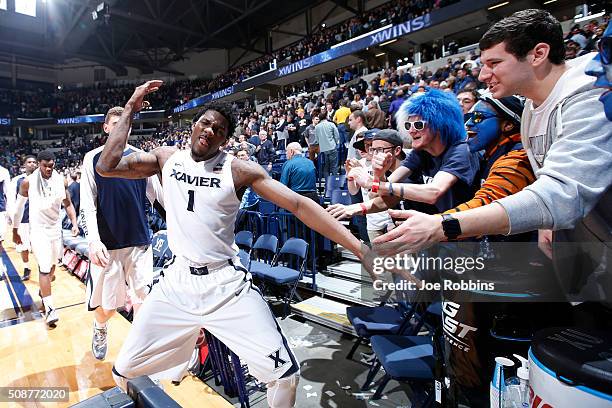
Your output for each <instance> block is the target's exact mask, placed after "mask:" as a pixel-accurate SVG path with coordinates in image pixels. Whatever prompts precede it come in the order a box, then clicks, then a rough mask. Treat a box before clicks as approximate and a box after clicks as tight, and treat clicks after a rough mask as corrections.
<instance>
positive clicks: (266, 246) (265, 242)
mask: <svg viewBox="0 0 612 408" xmlns="http://www.w3.org/2000/svg"><path fill="white" fill-rule="evenodd" d="M253 249H254V250H256V251H266V252H268V253H267V254H266V256H263V257H262V256H261V254H260V253H259V252H258V253H257V258H258V259H260V260H265V261H267V262H270V263H273V262H274V258H276V251H277V250H278V238H277V237H276V236H274V235H272V234H263V235H260V236H259V238H257V241H255V245H253ZM270 255H271V256H270Z"/></svg>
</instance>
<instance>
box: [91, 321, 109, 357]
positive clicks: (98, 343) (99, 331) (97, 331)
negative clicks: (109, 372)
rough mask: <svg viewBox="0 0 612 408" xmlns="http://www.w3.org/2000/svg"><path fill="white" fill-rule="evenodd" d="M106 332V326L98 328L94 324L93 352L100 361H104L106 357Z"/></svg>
mask: <svg viewBox="0 0 612 408" xmlns="http://www.w3.org/2000/svg"><path fill="white" fill-rule="evenodd" d="M106 330H107V329H106V326H105V327H96V324H95V323H94V329H93V338H92V339H91V352H92V353H93V355H94V357H95V358H96V359H98V360H104V357H106V349H107V341H106Z"/></svg>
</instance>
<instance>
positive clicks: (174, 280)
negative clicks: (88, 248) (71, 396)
mask: <svg viewBox="0 0 612 408" xmlns="http://www.w3.org/2000/svg"><path fill="white" fill-rule="evenodd" d="M231 263H232V264H233V265H234V266H232V265H231V264H230V263H228V261H224V262H220V263H217V264H215V265H209V274H208V275H204V276H197V275H193V274H192V273H191V272H190V265H189V263H188V262H187V260H185V259H184V258H179V257H175V258H174V259H173V260H172V261H170V262H169V263H168V264H167V266H166V267H165V268H164V271H163V276H162V277H161V278H160V280H159V283H158V284H156V285H154V286H153V290H152V291H151V293H150V294H149V296H147V298H146V299H145V301H144V303H143V304H142V306H141V309H140V311H139V313H138V316H137V317H136V318H135V319H134V322H133V325H132V328H131V330H130V332H129V334H128V336H127V338H126V340H125V342H124V343H123V346H122V348H121V351H120V352H119V356H118V357H117V361H116V362H115V366H114V367H113V376H114V378H115V381H116V382H117V384H118V385H119V386H121V387H123V388H125V387H126V383H127V380H129V379H131V378H135V377H138V376H141V375H148V376H149V377H151V378H152V379H166V380H172V381H180V380H181V379H182V378H183V376H184V375H185V373H186V372H187V368H188V364H189V360H190V358H191V356H192V354H193V350H194V348H195V344H196V340H197V338H198V335H199V332H200V328H202V327H203V328H205V329H206V330H208V331H209V332H210V333H212V334H213V335H214V336H215V337H217V338H218V339H219V340H220V341H222V342H223V343H224V344H225V345H226V346H228V347H229V348H230V349H231V350H232V351H233V352H234V353H236V354H237V355H238V356H239V357H240V359H241V360H242V361H244V362H245V363H246V364H247V365H248V367H249V372H250V373H251V374H252V375H253V376H254V377H255V378H257V379H258V380H259V381H261V382H263V383H266V384H267V386H268V404H269V405H270V406H271V407H275V408H276V407H278V408H281V407H283V408H284V407H292V406H293V405H294V403H295V391H296V388H297V381H298V373H299V365H298V362H297V360H296V358H295V356H294V354H293V352H292V350H291V349H290V348H289V345H288V343H287V339H286V338H285V336H284V334H283V332H282V330H281V328H280V326H279V325H278V323H277V322H276V319H275V317H274V315H273V314H272V311H271V310H270V308H269V306H268V304H267V302H266V301H265V299H264V298H263V297H262V296H261V294H260V292H259V291H258V289H257V288H256V287H255V286H253V285H252V284H251V276H250V273H248V272H247V271H246V270H245V269H244V268H242V266H240V261H239V260H238V258H235V259H233V260H232V261H231Z"/></svg>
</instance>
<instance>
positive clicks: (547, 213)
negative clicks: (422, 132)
mask: <svg viewBox="0 0 612 408" xmlns="http://www.w3.org/2000/svg"><path fill="white" fill-rule="evenodd" d="M592 58H593V55H592V54H590V55H586V56H584V57H582V58H579V59H577V60H579V61H577V63H578V66H577V67H576V70H578V69H582V71H580V72H578V71H576V72H574V75H575V76H574V78H571V76H572V75H569V77H570V78H565V80H566V81H568V85H567V86H568V87H571V86H572V85H574V88H575V89H573V90H572V91H571V92H567V93H566V94H565V95H564V96H563V97H562V98H561V100H560V101H559V102H557V103H556V105H555V106H554V109H553V110H552V111H551V114H550V116H549V117H548V122H547V126H546V132H545V134H544V135H542V136H541V137H539V138H538V140H534V137H533V135H529V134H528V132H526V131H525V130H526V129H528V126H529V123H530V120H531V112H532V111H531V109H530V104H529V102H528V104H527V105H526V108H525V110H524V112H523V117H522V123H521V128H522V129H521V130H522V131H521V134H522V135H523V145H524V146H525V148H526V150H527V154H528V156H529V159H530V161H531V164H532V166H533V167H534V169H535V174H536V177H537V180H536V181H535V182H534V183H533V184H531V185H530V186H528V187H526V188H525V189H524V190H522V191H520V192H518V193H516V194H514V195H511V196H508V197H505V198H503V199H501V200H499V201H497V202H498V203H499V204H501V205H502V206H503V207H504V209H505V210H506V213H507V214H508V218H509V220H510V233H511V234H518V233H521V232H526V231H531V230H535V229H552V230H555V234H554V242H555V245H556V246H555V247H554V248H553V254H554V256H553V262H554V264H555V272H556V274H557V278H558V280H559V283H560V284H561V285H562V287H563V288H564V289H565V292H566V293H568V294H570V295H572V296H571V297H569V300H573V301H585V300H593V301H609V300H610V299H611V298H612V273H611V269H612V268H611V266H610V264H609V262H610V260H611V259H612V246H611V245H610V243H611V242H612V191H611V189H610V185H611V184H612V122H610V121H608V120H607V118H606V117H605V115H604V111H603V106H602V104H601V103H600V102H599V97H600V95H601V94H602V93H603V92H604V90H603V89H598V88H594V87H593V81H594V78H593V81H586V82H587V83H586V84H585V78H584V77H581V78H577V77H576V75H577V74H578V73H580V74H582V73H583V72H584V68H583V65H584V62H585V61H587V59H588V60H590V59H592ZM582 75H584V74H582ZM561 79H564V78H563V77H562V78H561ZM572 79H573V80H574V81H572ZM530 136H531V137H530ZM563 243H567V244H563Z"/></svg>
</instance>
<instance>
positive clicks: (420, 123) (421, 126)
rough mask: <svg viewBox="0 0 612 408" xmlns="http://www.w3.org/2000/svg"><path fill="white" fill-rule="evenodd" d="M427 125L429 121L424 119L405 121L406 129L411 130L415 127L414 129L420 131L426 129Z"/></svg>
mask: <svg viewBox="0 0 612 408" xmlns="http://www.w3.org/2000/svg"><path fill="white" fill-rule="evenodd" d="M426 125H427V122H426V121H424V120H416V121H414V122H410V121H407V122H406V123H404V126H405V127H406V130H410V128H414V130H417V131H420V130H423V129H425V126H426Z"/></svg>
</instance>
